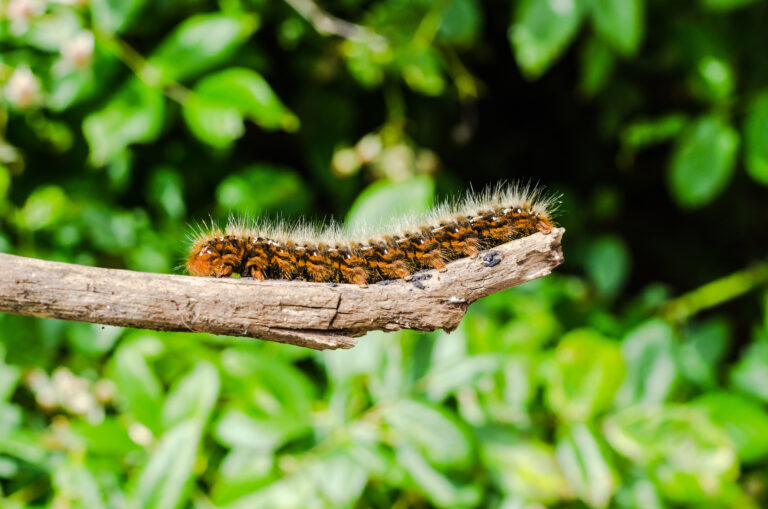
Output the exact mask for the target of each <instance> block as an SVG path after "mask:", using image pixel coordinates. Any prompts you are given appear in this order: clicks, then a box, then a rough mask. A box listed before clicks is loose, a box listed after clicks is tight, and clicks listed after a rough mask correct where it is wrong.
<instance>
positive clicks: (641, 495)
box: [615, 477, 667, 509]
mask: <svg viewBox="0 0 768 509" xmlns="http://www.w3.org/2000/svg"><path fill="white" fill-rule="evenodd" d="M615 500H616V507H619V508H621V509H640V508H642V509H666V508H667V506H666V504H664V501H663V500H662V498H661V495H660V494H659V490H658V488H657V487H656V486H655V485H654V484H653V482H652V481H651V480H650V479H648V478H647V477H640V478H639V479H633V478H628V479H625V480H624V482H622V484H621V489H620V490H619V492H618V493H617V494H616V498H615Z"/></svg>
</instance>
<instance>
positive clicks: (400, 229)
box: [187, 185, 556, 286]
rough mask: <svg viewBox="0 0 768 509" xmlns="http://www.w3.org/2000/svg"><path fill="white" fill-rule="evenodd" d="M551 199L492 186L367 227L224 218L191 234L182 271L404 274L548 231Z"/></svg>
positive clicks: (317, 277)
mask: <svg viewBox="0 0 768 509" xmlns="http://www.w3.org/2000/svg"><path fill="white" fill-rule="evenodd" d="M555 203H556V197H553V196H545V195H543V194H542V192H541V189H538V188H531V187H529V186H518V185H497V186H495V187H492V188H491V187H489V188H487V189H486V190H485V191H483V192H480V193H477V194H473V193H471V192H469V193H467V194H466V196H465V197H464V198H463V199H460V200H454V201H447V202H444V203H442V204H440V205H438V206H436V207H434V208H433V209H432V210H430V211H428V212H426V213H424V214H420V215H418V216H410V217H406V218H400V219H396V220H394V221H392V222H390V223H388V224H381V225H377V226H373V227H368V228H357V229H355V228H352V229H350V228H345V227H343V226H340V225H338V224H331V225H328V226H325V227H316V226H312V225H309V224H306V223H297V224H295V225H286V224H284V223H282V222H278V223H268V222H262V221H259V220H256V221H253V222H252V223H246V222H243V221H237V220H230V222H229V224H228V225H227V227H226V228H225V229H223V230H220V229H215V228H214V229H213V230H209V231H201V232H198V233H196V234H195V235H194V237H193V238H192V245H191V247H190V250H189V255H188V258H187V271H188V272H189V274H191V275H193V276H214V277H227V276H231V275H233V274H240V275H241V276H243V277H251V278H256V279H305V280H307V281H316V282H334V283H352V284H356V285H360V286H367V284H368V283H373V282H378V281H385V280H392V279H410V278H411V277H412V274H413V273H414V272H417V271H419V270H422V269H438V270H445V266H446V263H447V262H450V261H451V260H455V259H457V258H462V257H465V256H469V257H476V256H477V255H478V254H479V252H480V251H481V250H483V249H489V248H492V247H495V246H498V245H500V244H504V243H506V242H509V241H511V240H514V239H517V238H521V237H525V236H528V235H532V234H534V233H536V232H545V233H546V232H549V231H551V230H552V229H553V228H554V222H553V218H552V213H553V208H554V204H555Z"/></svg>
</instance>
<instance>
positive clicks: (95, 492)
mask: <svg viewBox="0 0 768 509" xmlns="http://www.w3.org/2000/svg"><path fill="white" fill-rule="evenodd" d="M53 485H54V487H55V489H56V496H57V497H61V499H62V500H66V501H67V505H68V507H71V508H73V509H100V508H102V507H104V508H106V507H107V504H106V503H105V501H104V496H103V495H102V493H101V488H99V484H98V483H97V482H96V476H95V475H94V472H92V471H91V470H89V469H88V467H87V466H86V465H84V464H83V463H79V462H77V461H76V460H74V459H70V460H69V461H67V462H64V463H61V464H60V465H59V466H58V467H57V468H56V471H55V472H54V475H53Z"/></svg>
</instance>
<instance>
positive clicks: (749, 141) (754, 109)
mask: <svg viewBox="0 0 768 509" xmlns="http://www.w3.org/2000/svg"><path fill="white" fill-rule="evenodd" d="M744 144H745V147H744V149H745V154H744V159H745V164H746V166H747V173H749V175H750V176H751V177H752V178H753V179H755V180H756V181H758V182H760V183H762V184H766V185H768V92H763V93H762V94H760V95H759V96H757V97H756V98H754V99H753V100H752V101H751V102H750V103H749V105H748V106H747V116H746V120H745V121H744Z"/></svg>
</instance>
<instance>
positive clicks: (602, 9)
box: [592, 0, 644, 55]
mask: <svg viewBox="0 0 768 509" xmlns="http://www.w3.org/2000/svg"><path fill="white" fill-rule="evenodd" d="M643 10H644V6H643V0H593V1H592V21H593V23H594V24H595V31H596V32H597V34H598V35H599V36H600V37H601V38H602V39H603V40H605V41H606V42H607V43H609V44H610V45H611V46H613V49H615V50H616V51H618V52H619V53H621V54H623V55H632V54H634V53H635V52H636V51H637V48H638V46H639V45H640V41H641V40H642V37H643V28H644V20H643Z"/></svg>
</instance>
